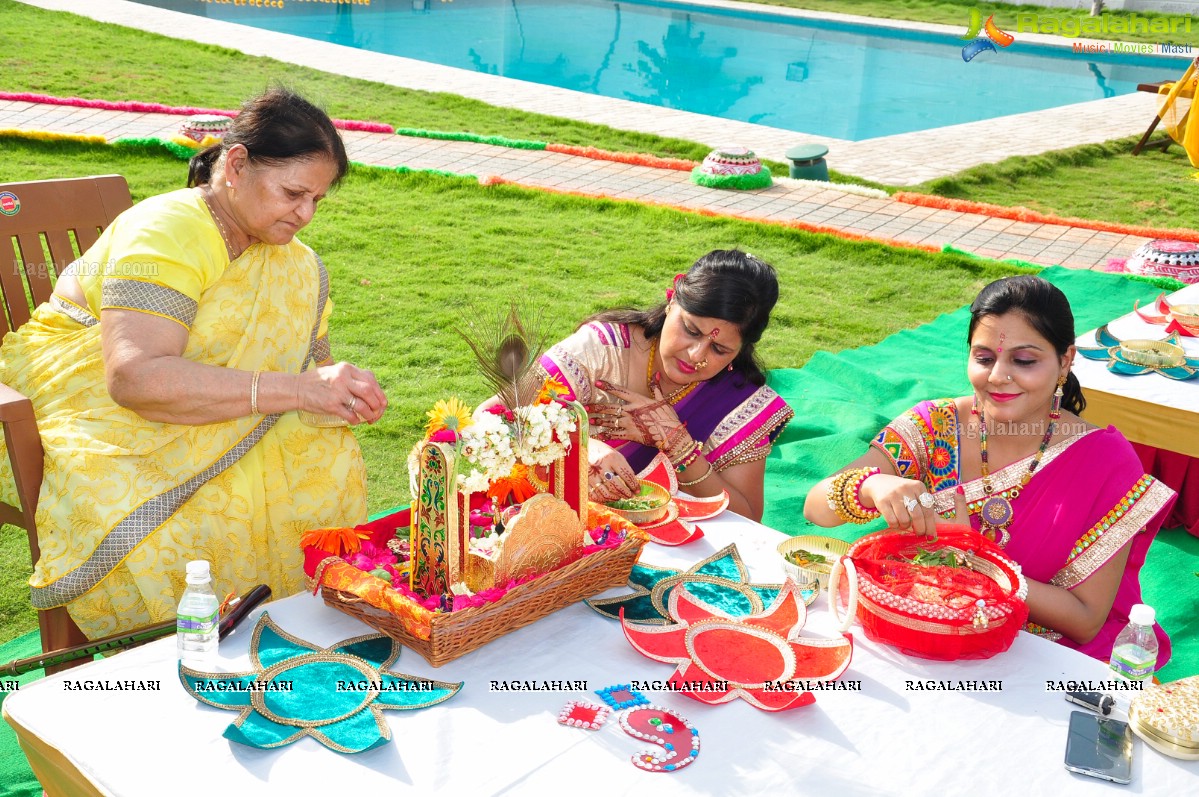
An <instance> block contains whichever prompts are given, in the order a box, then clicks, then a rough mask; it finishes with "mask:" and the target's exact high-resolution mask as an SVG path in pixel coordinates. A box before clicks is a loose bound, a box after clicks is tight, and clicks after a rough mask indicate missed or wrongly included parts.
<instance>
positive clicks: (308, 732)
mask: <svg viewBox="0 0 1199 797" xmlns="http://www.w3.org/2000/svg"><path fill="white" fill-rule="evenodd" d="M399 655H400V645H399V643H397V642H395V641H394V640H392V639H390V638H388V637H386V636H383V635H382V634H371V635H369V636H361V637H355V638H353V639H348V640H346V641H344V642H342V643H340V644H338V645H337V646H336V647H331V648H318V647H316V646H315V645H312V644H310V643H308V642H305V641H304V640H302V639H297V638H296V637H293V636H291V635H290V634H288V633H286V632H284V631H283V630H281V629H280V628H279V627H278V626H277V625H275V624H274V622H273V621H272V620H271V619H270V616H269V615H268V614H267V613H266V612H263V614H262V616H261V617H259V618H258V624H257V625H256V626H255V628H254V636H253V638H252V639H251V640H250V661H251V662H252V663H253V665H254V669H253V670H251V671H249V672H241V673H206V672H199V671H197V670H193V669H191V668H190V667H186V666H184V665H183V664H182V663H180V664H179V680H180V681H181V682H182V683H183V686H184V688H185V689H187V691H188V692H190V693H191V695H192V696H193V697H194V698H196V699H197V700H199V701H200V702H202V703H207V704H208V705H210V706H214V707H216V708H221V709H227V710H229V711H237V712H238V717H237V719H235V720H234V721H233V724H231V725H230V726H229V727H228V728H226V729H225V733H224V736H225V738H226V739H229V740H231V741H234V742H237V743H239V744H245V745H249V746H251V747H260V748H271V747H281V746H283V745H287V744H291V743H292V742H294V741H296V740H297V739H299V738H301V737H303V736H311V737H312V738H314V739H316V740H317V741H318V742H320V743H321V744H323V745H325V747H328V748H329V749H331V750H336V751H337V752H339V753H361V752H363V751H364V750H371V749H373V748H375V747H379V746H380V745H383V744H386V743H387V742H389V741H391V727H390V726H389V725H388V724H387V720H386V719H385V718H384V716H383V712H384V711H385V710H388V709H391V710H396V711H402V710H407V709H416V708H425V707H426V706H432V705H436V704H437V703H440V702H442V701H444V700H448V699H449V698H451V697H453V696H454V694H455V693H457V691H458V690H459V689H461V688H462V684H461V683H456V684H455V683H447V682H445V681H433V680H427V679H420V678H417V677H415V676H412V675H405V674H403V673H396V672H391V671H390V670H389V669H388V668H389V667H390V666H391V665H392V664H394V663H395V661H396V659H397V658H399Z"/></svg>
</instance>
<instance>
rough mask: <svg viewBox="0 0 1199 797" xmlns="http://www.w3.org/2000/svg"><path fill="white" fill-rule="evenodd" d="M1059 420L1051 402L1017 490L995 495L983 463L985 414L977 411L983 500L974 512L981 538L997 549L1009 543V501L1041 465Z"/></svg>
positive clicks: (1010, 501)
mask: <svg viewBox="0 0 1199 797" xmlns="http://www.w3.org/2000/svg"><path fill="white" fill-rule="evenodd" d="M1055 398H1056V396H1055ZM1060 417H1061V409H1060V405H1059V404H1058V401H1056V400H1055V401H1054V404H1053V408H1052V409H1051V410H1050V411H1049V428H1048V429H1046V430H1045V436H1044V437H1043V438H1041V445H1040V447H1039V448H1038V449H1037V453H1036V455H1035V456H1034V457H1033V458H1032V462H1030V463H1028V470H1027V471H1026V472H1025V473H1023V474H1022V475H1021V476H1020V484H1019V486H1017V487H1011V488H1009V489H1007V490H1004V491H1003V492H999V493H996V492H995V488H994V486H993V485H992V484H991V470H990V467H989V465H988V463H987V414H986V413H985V412H983V411H982V410H981V409H980V410H979V411H978V448H979V454H980V455H981V456H982V467H981V471H982V483H983V499H982V503H981V505H979V508H978V510H977V512H978V519H979V524H980V526H981V531H982V533H983V535H984V536H985V537H987V538H988V539H990V540H993V541H994V542H996V543H998V544H999V547H1000V548H1002V547H1004V546H1005V545H1007V543H1008V540H1009V539H1011V534H1009V533H1008V530H1007V527H1008V526H1010V525H1011V523H1012V515H1013V511H1012V501H1014V500H1016V499H1017V498H1018V497H1019V496H1020V489H1021V488H1022V487H1024V486H1026V485H1027V484H1028V483H1029V482H1030V481H1032V475H1033V473H1034V472H1036V469H1037V466H1038V465H1040V464H1041V457H1043V456H1045V449H1046V448H1048V447H1049V441H1050V440H1052V439H1053V433H1054V431H1055V430H1056V429H1057V419H1058V418H1060Z"/></svg>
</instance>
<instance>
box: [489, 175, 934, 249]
mask: <svg viewBox="0 0 1199 797" xmlns="http://www.w3.org/2000/svg"><path fill="white" fill-rule="evenodd" d="M479 185H484V186H488V185H511V186H516V187H517V188H525V189H528V190H532V191H546V192H548V193H551V194H564V195H566V196H577V197H582V198H583V199H607V200H610V201H612V202H634V203H636V204H638V205H648V206H650V207H657V208H667V209H669V210H677V211H680V212H682V213H695V214H697V215H699V216H710V217H712V218H719V219H737V220H738V221H749V222H753V223H755V224H771V225H774V226H777V227H789V228H790V229H793V230H801V231H803V232H811V233H818V234H821V235H833V236H836V237H837V238H842V239H844V240H846V241H859V242H863V243H875V244H886V245H887V246H894V247H897V248H899V249H915V250H917V251H919V252H930V253H932V254H940V253H941V248H940V247H938V246H932V245H931V244H914V243H908V242H907V241H898V240H896V239H894V238H871V237H870V236H868V235H859V234H858V233H855V232H846V231H845V230H842V229H839V228H837V227H830V226H828V225H826V224H811V223H809V222H806V221H770V220H768V219H761V218H757V217H755V216H746V215H744V214H742V213H727V212H721V211H717V210H710V209H708V208H689V207H687V206H685V205H675V204H672V203H670V202H653V201H651V200H648V199H624V198H622V197H614V196H611V195H609V194H594V193H588V192H586V191H563V190H562V189H560V188H547V187H545V186H540V185H525V184H523V183H518V182H516V181H514V180H508V179H505V178H503V177H497V176H496V175H490V176H487V177H484V178H481V179H480V180H479Z"/></svg>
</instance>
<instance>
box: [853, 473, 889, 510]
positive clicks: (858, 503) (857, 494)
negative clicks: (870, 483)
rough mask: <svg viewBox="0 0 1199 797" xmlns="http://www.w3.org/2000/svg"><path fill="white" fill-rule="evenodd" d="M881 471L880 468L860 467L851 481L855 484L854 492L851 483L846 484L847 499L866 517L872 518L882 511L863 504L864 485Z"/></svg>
mask: <svg viewBox="0 0 1199 797" xmlns="http://www.w3.org/2000/svg"><path fill="white" fill-rule="evenodd" d="M881 472H882V471H880V470H879V469H878V468H859V469H858V471H857V475H855V476H854V477H853V479H851V480H850V482H849V484H852V485H853V489H852V492H850V491H849V484H847V485H846V495H847V496H848V498H847V500H848V502H849V503H850V504H851V505H852V507H853V509H854V511H856V512H857V513H858V514H860V515H862V516H864V517H869V518H870V519H872V520H873V519H874V518H876V517H878V516H879V515H881V514H882V513H881V512H879V511H878V510H877V509H867V508H866V507H865V506H864V505H863V504H862V485H863V484H864V483H865V482H866V480H867V479H869V478H870V477H871V476H877V475H878V474H879V473H881Z"/></svg>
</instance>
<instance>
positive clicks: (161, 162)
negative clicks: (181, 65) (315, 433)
mask: <svg viewBox="0 0 1199 797" xmlns="http://www.w3.org/2000/svg"><path fill="white" fill-rule="evenodd" d="M0 146H3V151H4V166H5V179H6V180H14V181H15V180H26V179H39V178H44V177H45V176H47V175H50V174H53V175H55V176H58V177H72V176H81V175H88V174H102V173H111V172H116V173H120V174H124V175H126V176H127V178H128V179H129V182H130V186H131V190H132V193H133V196H134V199H135V200H138V199H142V198H144V197H146V196H149V195H152V194H156V193H160V192H162V191H165V190H170V189H172V188H176V187H179V186H181V185H182V184H183V182H184V179H185V166H184V164H183V162H182V161H179V160H176V159H174V158H173V157H171V156H169V155H166V154H159V153H157V152H151V151H138V150H126V149H121V148H113V147H107V146H89V145H84V144H78V143H75V142H41V141H29V140H23V139H2V140H0ZM302 238H303V239H304V241H305V242H307V243H308V244H310V245H311V246H313V248H314V249H316V251H317V252H319V253H320V254H321V256H322V257H323V258H324V260H325V262H326V264H327V265H328V267H329V272H330V277H331V279H332V290H333V298H334V302H335V310H334V318H333V322H332V332H331V339H332V342H333V349H334V355H335V356H336V357H338V358H341V359H346V360H349V361H351V362H354V363H356V364H359V365H362V366H365V367H369V368H371V369H372V370H373V371H374V372H375V374H376V375H377V376H378V378H379V381H380V383H381V384H382V385H383V388H384V390H385V391H386V392H387V395H388V398H389V402H390V408H389V409H388V411H387V413H386V415H385V416H384V418H383V420H382V421H380V423H378V424H377V425H375V426H373V427H359V432H358V438H359V440H360V441H361V443H362V448H363V452H364V455H365V458H366V463H367V472H368V474H369V479H370V482H369V488H368V495H369V496H370V508H371V510H372V511H377V510H381V509H385V508H388V507H391V506H395V505H398V504H402V503H406V502H407V500H408V497H407V483H408V477H407V472H406V465H405V460H406V456H407V452H408V450H409V448H410V447H411V446H412V444H413V443H414V442H415V441H416V440H417V439H418V437H419V434H420V431H421V428H422V426H423V419H424V412H425V410H427V409H428V408H429V407H430V406H431V405H432V402H433V400H434V399H435V398H438V397H446V396H449V395H451V394H456V395H458V396H460V397H461V398H462V399H463V400H465V401H467V402H468V403H477V402H478V401H479V400H481V399H483V398H485V396H484V395H483V392H484V391H483V389H482V387H481V385H480V383H479V380H478V378H477V371H476V369H475V366H474V364H473V361H472V359H471V356H470V354H469V350H468V348H467V346H466V344H465V343H463V342H462V341H461V340H460V339H459V338H458V337H457V335H456V334H455V332H454V327H455V326H458V325H462V324H464V323H466V322H467V321H468V320H469V319H470V318H472V317H477V316H479V315H485V314H490V313H497V312H499V311H500V310H501V309H503V308H504V307H506V306H507V304H508V302H509V301H510V300H512V299H516V300H520V301H521V302H522V304H524V305H526V306H528V304H529V301H528V300H529V297H534V296H535V297H536V303H537V304H538V305H539V306H540V308H541V309H542V311H543V316H544V318H545V320H546V325H547V327H548V329H547V332H548V333H549V334H550V337H551V338H553V339H557V338H560V337H564V336H565V335H566V334H568V333H569V332H570V331H572V330H573V328H574V325H575V324H576V323H577V321H578V320H579V319H581V318H583V317H584V316H586V315H588V314H590V313H592V312H594V311H597V310H600V309H603V308H607V307H612V306H617V305H640V306H644V305H648V304H651V303H653V302H655V301H658V300H659V299H660V298H661V296H662V292H663V291H664V290H665V288H666V287H667V282H668V279H669V277H670V275H673V274H675V273H678V272H679V271H682V270H684V269H685V268H686V267H687V266H688V265H689V264H690V262H691V261H692V260H694V259H695V258H696V257H698V256H699V255H701V254H703V253H704V252H706V251H708V250H710V249H715V248H728V247H740V248H742V249H745V250H747V251H750V252H753V253H754V254H756V255H758V256H760V257H762V258H764V259H766V260H768V261H769V262H771V263H773V264H774V265H775V266H776V267H777V268H778V271H779V275H780V281H781V285H782V296H781V299H780V302H779V305H778V307H777V309H776V311H775V313H774V315H773V317H772V321H771V328H770V330H769V331H768V332H767V334H766V336H765V339H764V340H763V342H762V345H761V352H762V354H763V356H764V358H765V360H766V362H767V364H768V365H769V366H771V367H776V368H777V367H787V368H794V367H798V366H800V365H803V363H804V362H806V361H807V359H808V358H809V357H810V356H811V355H812V353H813V352H815V351H816V350H818V349H825V350H832V351H837V350H840V349H845V348H851V347H855V346H861V345H865V344H870V343H875V342H877V341H879V340H881V339H882V338H883V337H885V336H887V335H889V334H891V333H892V332H895V331H897V330H900V329H904V328H908V327H912V326H915V325H918V324H920V323H923V322H925V321H927V320H928V319H930V318H933V317H935V316H936V315H938V314H940V313H943V312H947V311H950V310H953V309H955V308H957V307H960V306H961V305H962V304H963V303H965V302H967V301H969V300H970V299H971V298H973V296H974V295H975V294H976V293H977V291H978V290H979V288H981V287H982V285H984V284H985V283H986V282H988V281H990V280H992V279H995V278H998V277H999V276H1003V275H1006V274H1009V273H1012V270H1011V268H1010V267H1008V266H1005V265H1002V264H999V263H994V262H991V261H980V260H975V259H972V258H965V257H959V256H955V255H934V254H928V253H924V252H919V251H915V250H903V249H895V248H892V247H887V246H884V245H881V244H870V243H853V242H848V241H844V240H842V239H839V238H834V237H831V236H818V235H811V234H806V233H801V232H798V231H794V230H788V229H785V228H781V227H774V226H769V225H763V224H754V223H750V222H743V221H737V220H732V219H716V218H710V217H705V216H699V215H696V214H688V213H683V212H679V211H674V210H668V209H663V208H651V207H647V206H644V205H638V204H636V203H630V202H615V201H609V200H592V199H585V198H580V197H570V196H559V195H553V194H546V193H543V192H538V191H532V190H526V189H521V188H515V187H511V186H492V187H481V186H479V185H478V184H477V183H475V182H474V181H471V180H464V179H459V178H447V177H437V176H432V175H426V174H409V175H403V174H397V173H395V172H391V171H386V170H382V169H371V168H356V169H355V170H354V171H353V172H352V173H351V175H350V176H349V177H348V179H347V180H346V182H345V183H344V184H343V185H342V187H341V188H340V189H339V190H338V191H337V192H336V193H335V194H333V195H332V196H331V197H329V199H327V200H326V202H325V203H323V204H322V208H321V211H320V213H319V214H318V215H317V217H316V219H315V220H314V221H313V223H312V225H311V226H310V227H309V228H308V229H306V230H305V231H304V234H303V235H302ZM833 307H840V308H843V311H842V312H838V313H835V314H830V312H829V310H830V308H833ZM881 308H886V311H885V312H882V311H881ZM447 309H448V312H447ZM7 537H8V539H7V541H6V542H5V547H4V548H3V553H2V556H3V561H6V562H8V563H9V567H8V568H6V569H5V571H4V573H3V575H2V576H0V639H9V638H12V637H15V636H17V635H18V634H20V633H23V632H24V631H27V630H29V629H31V628H32V627H33V626H34V620H33V613H32V612H31V611H30V610H29V608H28V591H27V589H26V587H25V586H24V580H25V579H26V578H27V577H28V566H27V564H26V562H27V561H28V553H27V551H26V548H25V544H24V540H23V534H19V533H14V534H9V535H7Z"/></svg>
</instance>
